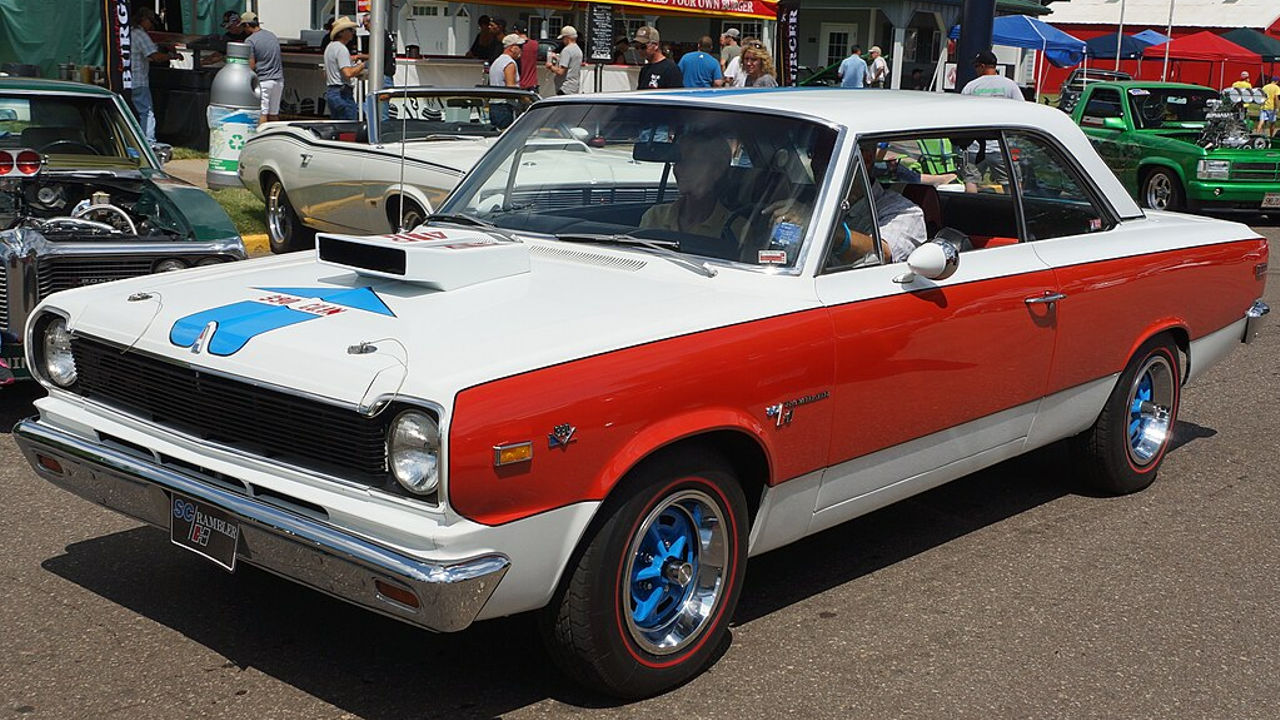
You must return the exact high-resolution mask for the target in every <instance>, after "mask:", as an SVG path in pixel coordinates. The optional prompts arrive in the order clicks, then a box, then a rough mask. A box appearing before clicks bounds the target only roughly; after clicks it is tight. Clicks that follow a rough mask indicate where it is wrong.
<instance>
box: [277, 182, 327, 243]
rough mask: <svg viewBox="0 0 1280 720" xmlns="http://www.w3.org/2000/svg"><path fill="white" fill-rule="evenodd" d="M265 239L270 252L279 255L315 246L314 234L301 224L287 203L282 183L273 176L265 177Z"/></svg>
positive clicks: (286, 195)
mask: <svg viewBox="0 0 1280 720" xmlns="http://www.w3.org/2000/svg"><path fill="white" fill-rule="evenodd" d="M266 185H267V192H266V196H267V239H268V241H269V242H270V243H271V252H273V253H275V254H277V255H279V254H282V253H288V252H294V251H295V250H306V249H308V248H313V247H315V245H316V233H315V231H314V230H312V229H311V228H309V227H307V226H305V225H303V224H302V220H300V219H299V218H298V213H297V212H295V211H294V209H293V205H291V204H290V203H289V195H288V194H287V193H285V191H284V183H282V182H280V178H278V177H276V176H274V175H268V176H267V182H266Z"/></svg>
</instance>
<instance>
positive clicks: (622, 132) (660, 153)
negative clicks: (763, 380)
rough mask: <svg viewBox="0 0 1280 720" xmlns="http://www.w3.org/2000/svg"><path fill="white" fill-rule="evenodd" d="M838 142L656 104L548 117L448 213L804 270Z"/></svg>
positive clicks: (472, 178)
mask: <svg viewBox="0 0 1280 720" xmlns="http://www.w3.org/2000/svg"><path fill="white" fill-rule="evenodd" d="M835 139H836V132H835V131H834V130H832V129H831V128H829V127H825V126H822V125H819V124H817V123H814V122H810V121H806V120H799V119H794V118H785V117H778V116H773V115H763V114H755V113H751V112H744V111H742V110H736V111H721V110H705V109H696V108H691V107H687V106H683V107H682V106H674V105H673V106H668V105H656V104H617V105H606V104H590V105H588V104H578V103H575V104H564V105H551V106H542V107H537V108H534V109H532V110H530V111H529V114H528V115H527V116H526V117H525V118H524V119H523V120H521V121H520V123H518V124H517V125H516V126H514V127H513V128H512V129H511V130H510V132H508V133H507V134H506V135H505V136H504V137H503V138H502V140H501V141H500V142H499V143H498V145H497V146H495V147H494V149H493V150H492V151H490V152H489V153H488V154H487V155H486V156H485V157H484V159H483V160H482V161H481V162H480V164H479V165H478V166H477V167H476V169H475V170H473V171H472V172H471V173H470V174H468V175H467V179H466V180H464V181H463V183H462V185H461V186H459V188H458V190H457V192H455V193H454V194H453V195H452V196H451V197H450V199H449V200H448V201H447V202H446V204H445V206H444V207H442V208H441V209H440V211H441V212H442V213H452V214H463V215H469V216H471V217H474V218H477V219H480V220H485V221H488V222H491V223H493V224H495V225H497V226H498V227H501V228H506V229H510V230H517V231H519V230H525V231H530V232H537V233H546V234H553V235H558V236H562V237H565V238H566V239H570V236H573V237H576V238H578V239H582V238H583V236H596V237H600V238H606V237H609V236H618V235H626V236H630V238H631V239H635V238H639V239H643V240H649V241H655V242H659V243H661V244H662V245H663V246H664V247H670V248H671V249H673V250H675V251H676V252H679V253H684V254H687V255H694V256H699V257H705V258H715V259H720V260H728V261H733V262H742V263H748V264H751V265H767V266H780V267H791V266H794V264H795V262H796V259H797V257H799V254H800V248H801V246H802V241H803V239H804V236H805V235H806V234H807V230H808V228H809V226H810V224H811V222H810V220H811V217H812V215H813V208H814V203H815V201H816V199H817V195H818V189H819V188H820V187H821V185H822V181H823V178H824V176H825V174H826V168H827V165H828V163H829V161H830V157H831V152H832V148H833V147H834V145H835Z"/></svg>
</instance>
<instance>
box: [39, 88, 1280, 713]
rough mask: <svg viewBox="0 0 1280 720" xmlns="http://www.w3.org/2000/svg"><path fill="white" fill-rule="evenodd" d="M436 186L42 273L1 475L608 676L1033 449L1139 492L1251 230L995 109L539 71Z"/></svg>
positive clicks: (314, 583)
mask: <svg viewBox="0 0 1280 720" xmlns="http://www.w3.org/2000/svg"><path fill="white" fill-rule="evenodd" d="M619 178H625V180H619ZM440 211H441V213H442V214H440V215H437V216H435V217H434V218H433V219H432V220H431V221H430V222H429V223H428V224H427V225H423V226H421V227H419V228H416V229H415V230H414V231H413V232H409V233H402V234H397V235H388V236H374V237H349V236H342V235H326V234H321V235H320V237H319V243H318V247H317V250H316V252H315V253H305V254H296V255H292V256H283V257H275V258H266V259H262V260H256V261H250V262H245V263H236V264H234V265H230V266H225V267H214V268H197V269H193V270H187V271H182V272H175V273H169V274H165V275H162V276H152V277H146V278H139V279H136V280H128V281H123V282H119V283H113V284H109V285H103V286H98V287H90V288H82V289H79V290H71V291H67V292H64V293H59V294H58V295H55V296H53V297H52V298H50V299H49V300H47V301H45V302H44V303H43V304H42V305H41V306H40V308H39V309H38V310H37V311H36V312H35V313H34V315H33V316H32V320H31V322H30V323H29V325H28V328H27V332H28V336H29V342H28V343H27V345H26V346H27V348H28V353H29V358H28V359H29V363H30V367H31V368H32V369H33V371H34V372H35V374H36V375H37V376H38V377H39V378H40V379H41V381H42V382H43V383H44V384H45V385H46V386H47V387H48V389H49V395H48V397H47V398H44V399H42V400H40V401H38V402H37V407H38V408H39V411H40V416H39V418H33V419H31V420H27V421H24V422H22V423H20V424H19V425H18V427H17V428H16V429H15V435H16V437H17V438H18V442H19V443H20V445H21V446H22V449H23V451H24V452H25V453H26V456H27V458H28V459H29V461H30V462H31V465H32V467H33V468H34V469H35V471H36V472H37V473H39V474H40V475H41V476H42V477H44V478H47V479H48V480H50V481H51V482H54V483H56V484H58V485H60V486H62V487H64V488H66V489H68V490H70V491H71V492H74V493H76V494H78V495H80V496H82V497H85V498H88V499H90V500H92V501H93V502H96V503H99V504H102V505H104V506H106V507H110V508H113V509H115V510H118V511H120V512H123V513H125V514H128V515H131V516H133V517H136V518H139V519H141V520H143V521H146V522H148V523H150V524H153V525H156V526H158V527H160V528H163V529H165V530H167V531H168V532H170V534H171V538H172V540H173V542H174V543H175V544H178V545H180V546H182V547H183V548H185V549H187V550H191V551H194V552H196V553H198V554H200V555H203V556H205V557H207V558H209V559H211V560H213V561H214V562H217V563H219V564H221V565H223V566H224V567H226V568H228V569H234V568H235V566H236V565H237V564H238V563H250V564H254V565H258V566H261V567H264V568H266V569H268V570H271V571H272V572H275V573H277V574H279V575H282V576H284V577H287V578H291V579H293V580H296V581H298V582H300V583H303V584H305V585H309V586H311V587H313V588H316V589H318V590H321V591H323V592H327V593H330V594H332V595H335V596H338V597H341V598H344V599H346V600H348V601H350V602H353V603H356V604H358V605H361V606H363V607H366V608H369V609H371V610H374V611H376V612H380V613H383V614H385V615H389V616H392V617H395V618H398V619H401V620H403V621H405V622H408V623H411V624H413V625H417V626H420V627H424V628H429V629H432V630H438V631H455V630H461V629H463V628H465V627H467V626H468V625H470V624H471V623H472V622H474V621H476V620H484V619H487V618H493V617H499V616H505V615H510V614H513V613H520V612H525V611H531V610H541V618H542V622H543V623H544V624H545V626H546V630H547V637H548V638H549V645H550V647H551V651H552V655H553V656H554V657H555V658H556V660H557V661H558V662H559V663H560V664H561V665H562V666H563V667H565V668H566V669H567V670H568V671H569V672H570V673H572V674H574V675H575V676H577V677H578V678H580V679H582V680H584V681H585V682H587V683H589V684H591V685H593V686H595V687H598V688H600V689H602V690H604V691H606V692H610V693H615V694H618V695H622V696H643V695H648V694H652V693H655V692H660V691H662V690H664V689H667V688H670V687H672V686H673V685H675V684H677V683H680V682H682V681H683V680H685V679H687V678H689V677H691V676H692V675H694V674H696V673H697V672H699V671H700V670H701V669H703V668H704V667H705V666H706V665H707V664H708V663H709V662H710V661H711V659H712V658H713V657H715V656H716V649H717V646H719V645H720V644H721V643H722V641H724V639H725V637H726V630H727V627H728V625H729V621H730V619H731V618H732V616H733V613H734V608H735V605H736V603H737V600H738V594H739V592H740V590H741V587H742V580H743V573H744V569H745V566H746V563H747V558H748V557H749V556H751V555H756V554H759V553H763V552H766V551H768V550H771V549H774V548H777V547H780V546H782V545H785V544H787V543H790V542H792V541H794V540H797V539H799V538H802V537H804V536H806V535H809V534H811V533H814V532H817V531H820V530H822V529H824V528H827V527H830V526H832V525H834V524H836V523H840V522H844V521H846V520H849V519H851V518H855V517H858V516H859V515H862V514H865V513H867V512H870V511H872V510H874V509H876V508H879V507H882V506H885V505H887V504H890V503H893V502H896V501H898V500H901V499H903V498H906V497H908V496H911V495H913V494H915V493H919V492H922V491H924V490H927V489H929V488H932V487H934V486H937V485H939V484H941V483H945V482H947V481H949V480H952V479H954V478H957V477H959V476H962V475H964V474H966V473H970V472H973V471H975V470H977V469H979V468H982V467H985V466H988V465H991V464H993V463H997V462H1000V461H1001V460H1005V459H1007V458H1011V457H1013V456H1015V455H1018V454H1020V453H1024V452H1027V451H1029V450H1032V449H1034V448H1037V447H1040V446H1043V445H1045V444H1048V443H1052V442H1055V441H1058V440H1069V441H1070V442H1071V443H1072V447H1073V448H1075V455H1076V457H1077V458H1078V460H1079V463H1080V468H1081V471H1082V472H1083V473H1084V474H1086V475H1087V477H1089V478H1091V479H1092V480H1093V482H1094V483H1095V484H1096V485H1097V486H1098V487H1099V488H1101V489H1103V490H1105V491H1109V492H1114V493H1128V492H1133V491H1137V490H1140V489H1142V488H1144V487H1146V486H1147V485H1148V484H1150V483H1151V482H1152V480H1153V479H1154V478H1155V475H1156V472H1157V469H1158V468H1159V466H1160V463H1161V460H1162V458H1163V456H1164V453H1165V452H1166V450H1167V449H1168V447H1169V443H1170V439H1171V436H1172V429H1173V426H1174V423H1175V421H1176V419H1177V416H1178V399H1179V393H1180V389H1181V387H1182V385H1183V384H1184V383H1186V382H1188V381H1190V380H1193V379H1194V378H1195V377H1196V376H1197V375H1199V374H1201V373H1203V372H1204V371H1205V369H1206V368H1208V367H1210V366H1211V365H1213V364H1214V363H1215V362H1217V361H1218V360H1220V359H1222V358H1223V357H1224V356H1225V355H1227V354H1228V353H1230V352H1231V351H1232V350H1233V349H1234V348H1235V347H1236V346H1237V345H1239V344H1241V342H1242V341H1246V342H1247V341H1248V340H1249V339H1250V338H1251V337H1253V336H1254V334H1255V333H1256V332H1257V331H1258V327H1259V326H1260V325H1261V324H1262V321H1263V320H1264V318H1265V316H1266V313H1267V308H1266V306H1265V305H1264V304H1263V303H1262V302H1261V301H1260V299H1259V298H1261V297H1262V296H1263V286H1264V278H1265V271H1266V267H1267V258H1268V254H1267V253H1268V249H1267V244H1266V241H1265V240H1263V239H1262V238H1260V237H1258V236H1257V235H1256V234H1255V233H1253V232H1251V231H1250V230H1249V229H1248V228H1247V227H1245V226H1243V225H1238V224H1235V223H1230V222H1223V221H1218V220H1210V219H1205V218H1199V217H1189V216H1183V215H1175V214H1169V213H1159V212H1150V211H1149V212H1146V213H1144V212H1143V211H1142V210H1140V209H1139V208H1138V207H1137V206H1136V205H1135V204H1134V202H1133V201H1132V200H1131V199H1130V198H1129V196H1128V194H1127V193H1126V192H1125V190H1124V188H1123V187H1122V186H1121V184H1120V183H1119V181H1118V180H1117V179H1116V178H1115V176H1114V175H1113V174H1112V173H1111V172H1110V171H1109V170H1108V169H1107V168H1106V166H1105V165H1104V164H1103V163H1102V161H1101V160H1100V159H1099V158H1098V155H1097V154H1096V153H1095V152H1094V151H1093V149H1092V148H1091V147H1090V145H1089V142H1088V141H1087V140H1086V139H1085V137H1084V135H1083V134H1081V132H1080V131H1079V129H1077V128H1076V127H1075V126H1074V125H1073V124H1072V123H1071V120H1070V118H1068V117H1067V116H1065V115H1063V114H1062V113H1060V112H1058V111H1056V110H1053V109H1050V108H1046V107H1041V106H1037V105H1034V104H1030V103H1025V104H1024V103H1017V102H1011V101H1007V100H987V99H979V98H970V97H958V96H935V95H931V94H928V93H895V92H879V93H848V92H843V91H840V90H805V91H796V90H778V91H754V90H746V91H716V92H669V93H668V92H659V93H644V94H636V95H629V96H625V97H623V96H616V97H611V96H595V97H592V98H585V97H579V98H557V99H554V100H550V101H547V102H543V103H539V104H538V105H536V106H535V107H533V108H532V109H530V110H529V111H528V112H527V113H526V114H525V115H524V116H523V117H522V118H521V119H520V120H519V121H517V122H516V124H515V125H513V126H512V127H511V128H510V129H509V130H508V131H507V132H506V133H505V134H504V135H503V136H502V138H501V139H500V140H499V141H498V142H497V143H496V145H495V147H494V148H493V149H492V150H491V151H490V152H489V153H488V154H487V155H486V156H485V157H484V158H483V159H482V160H481V161H480V163H479V164H478V165H477V167H476V169H475V170H474V171H473V172H472V173H471V174H469V175H468V176H467V178H466V179H465V180H464V181H463V182H462V184H461V185H460V186H459V187H458V188H457V190H456V191H455V192H454V193H453V194H452V195H451V196H450V198H449V199H448V200H447V201H446V202H445V204H444V205H443V207H441V208H440ZM872 218H875V220H874V221H873V220H872ZM926 233H927V235H928V237H930V238H934V239H932V240H930V239H927V238H926V237H925V235H926ZM902 258H906V259H905V260H903V259H902Z"/></svg>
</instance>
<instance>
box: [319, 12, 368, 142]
mask: <svg viewBox="0 0 1280 720" xmlns="http://www.w3.org/2000/svg"><path fill="white" fill-rule="evenodd" d="M355 35H356V24H355V21H353V20H352V19H351V18H349V17H345V16H344V17H340V18H338V20H337V21H336V22H334V23H333V29H332V30H330V31H329V39H330V40H333V41H334V42H330V43H329V44H328V45H327V46H325V49H324V81H325V91H324V100H325V102H326V103H327V104H328V105H329V117H331V118H333V119H334V120H355V119H356V99H355V77H356V76H357V75H359V74H360V73H362V72H364V65H365V63H364V61H363V60H361V61H359V62H353V61H352V60H351V51H350V50H348V49H347V43H349V42H351V38H353V37H355Z"/></svg>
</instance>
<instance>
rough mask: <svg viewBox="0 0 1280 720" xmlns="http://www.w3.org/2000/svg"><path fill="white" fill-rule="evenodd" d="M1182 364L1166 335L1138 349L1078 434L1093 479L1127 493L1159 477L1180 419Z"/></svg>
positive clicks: (1084, 463)
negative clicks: (1100, 407) (1091, 421)
mask: <svg viewBox="0 0 1280 720" xmlns="http://www.w3.org/2000/svg"><path fill="white" fill-rule="evenodd" d="M1179 367H1180V366H1179V363H1178V350H1177V348H1176V347H1175V346H1174V345H1173V344H1172V343H1171V342H1170V341H1169V340H1168V338H1167V337H1165V336H1161V337H1156V338H1152V339H1151V340H1149V341H1147V342H1146V343H1145V344H1144V345H1143V346H1142V347H1141V348H1139V350H1138V352H1137V353H1135V354H1134V356H1133V359H1132V360H1130V361H1129V365H1128V367H1126V368H1125V370H1124V372H1123V373H1121V374H1120V380H1119V381H1118V382H1117V383H1116V387H1115V388H1114V389H1113V390H1112V391H1111V397H1110V398H1108V399H1107V404H1106V406H1105V407H1103V410H1102V413H1101V414H1100V415H1099V416H1098V419H1097V421H1095V422H1094V424H1093V427H1092V428H1090V429H1089V430H1087V431H1085V432H1084V434H1082V435H1080V436H1079V437H1078V438H1076V450H1077V455H1078V456H1079V458H1080V464H1081V469H1082V470H1083V472H1084V476H1085V479H1086V480H1087V481H1088V482H1089V484H1091V485H1092V486H1094V487H1095V488H1097V489H1098V490H1101V491H1103V492H1106V493H1110V494H1114V495H1127V494H1129V493H1134V492H1138V491H1139V490H1143V489H1145V488H1147V487H1148V486H1149V485H1151V483H1152V482H1154V481H1155V479H1156V473H1157V471H1158V470H1159V468H1160V462H1161V461H1162V460H1163V459H1164V454H1165V452H1166V451H1167V450H1168V449H1169V445H1170V443H1171V442H1172V440H1173V427H1174V424H1175V423H1176V422H1177V420H1178V403H1179V401H1180V400H1181V389H1182V375H1181V372H1180V370H1179Z"/></svg>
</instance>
